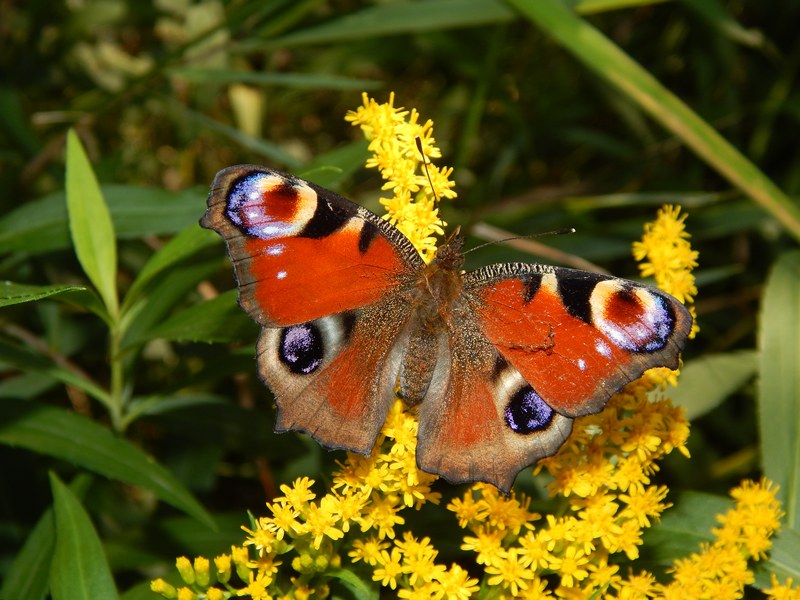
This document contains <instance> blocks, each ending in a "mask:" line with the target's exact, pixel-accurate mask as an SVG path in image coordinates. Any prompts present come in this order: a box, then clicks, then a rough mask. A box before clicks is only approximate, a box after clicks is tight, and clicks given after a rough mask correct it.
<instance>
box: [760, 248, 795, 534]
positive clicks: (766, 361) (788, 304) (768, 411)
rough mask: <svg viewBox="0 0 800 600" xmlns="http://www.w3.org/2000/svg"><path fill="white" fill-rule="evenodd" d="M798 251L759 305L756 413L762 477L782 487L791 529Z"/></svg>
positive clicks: (781, 265) (779, 267) (778, 269)
mask: <svg viewBox="0 0 800 600" xmlns="http://www.w3.org/2000/svg"><path fill="white" fill-rule="evenodd" d="M798 307H800V251H794V252H791V253H788V254H784V255H783V256H782V257H781V258H779V259H778V261H777V263H776V264H775V266H774V267H773V269H772V272H771V273H770V275H769V277H768V279H767V284H766V288H765V290H764V300H763V303H762V306H761V319H760V323H761V327H760V331H759V335H758V341H759V352H760V354H759V385H758V414H759V430H760V434H761V460H762V468H763V470H764V475H766V476H767V477H768V478H769V479H771V480H772V481H774V482H775V483H777V484H778V485H779V486H780V491H779V492H778V498H779V499H780V500H781V502H782V503H783V509H784V511H786V523H787V524H788V526H789V527H792V528H797V527H798V518H800V310H798Z"/></svg>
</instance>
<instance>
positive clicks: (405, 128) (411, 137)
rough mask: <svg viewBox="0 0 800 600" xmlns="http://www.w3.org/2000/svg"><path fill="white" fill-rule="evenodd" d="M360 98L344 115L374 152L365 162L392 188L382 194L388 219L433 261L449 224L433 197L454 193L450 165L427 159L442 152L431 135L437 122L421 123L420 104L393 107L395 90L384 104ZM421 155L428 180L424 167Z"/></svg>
mask: <svg viewBox="0 0 800 600" xmlns="http://www.w3.org/2000/svg"><path fill="white" fill-rule="evenodd" d="M362 100H363V105H362V106H360V107H359V108H358V109H356V110H355V111H350V112H348V113H347V116H346V117H345V119H346V120H347V121H350V123H352V124H353V125H355V126H359V127H361V130H362V131H363V133H364V136H365V137H366V138H367V140H369V150H370V151H371V152H373V153H374V156H373V157H372V158H370V159H369V160H368V161H367V167H368V168H377V169H378V170H379V171H380V172H381V176H382V177H383V178H384V179H385V180H386V183H385V184H384V185H383V189H384V190H391V191H392V194H393V196H392V197H391V198H381V203H382V204H383V205H384V208H386V211H387V214H386V217H385V218H386V219H387V220H388V221H389V222H390V223H392V224H393V225H395V226H396V227H397V228H398V229H399V230H400V231H401V232H402V233H403V235H405V236H406V237H407V238H408V239H409V240H411V243H412V244H414V246H415V247H416V248H417V250H418V251H419V253H420V254H421V255H422V257H423V259H424V260H426V261H430V260H431V259H432V258H433V256H434V255H435V254H436V236H437V235H441V234H442V233H443V231H444V230H443V227H444V225H445V223H444V221H442V220H441V219H440V218H439V213H438V209H437V208H436V207H435V202H436V200H437V199H439V198H455V196H456V193H455V191H454V190H453V187H454V184H453V182H452V181H450V175H451V174H452V169H448V168H438V167H436V166H435V165H433V164H431V163H430V162H429V160H428V159H430V158H438V157H440V156H441V152H440V151H439V149H438V148H437V147H436V145H435V143H434V139H433V122H432V121H430V120H428V121H426V122H425V123H422V124H420V123H419V113H418V112H417V111H416V109H412V110H411V111H407V110H405V109H403V108H395V106H394V93H391V94H390V95H389V102H388V103H385V104H378V103H377V102H376V101H375V100H373V99H372V98H370V97H369V96H368V95H367V94H366V93H364V94H363V96H362ZM417 138H418V139H419V140H420V147H421V149H422V156H420V153H419V149H418V148H417V146H416V143H415V140H416V139H417ZM423 160H424V161H425V163H426V164H427V171H428V176H430V182H429V181H428V176H426V175H425V173H424V172H423V171H422V170H421V169H420V166H421V165H422V163H423ZM431 183H432V186H431Z"/></svg>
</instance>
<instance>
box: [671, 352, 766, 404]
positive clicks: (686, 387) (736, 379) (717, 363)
mask: <svg viewBox="0 0 800 600" xmlns="http://www.w3.org/2000/svg"><path fill="white" fill-rule="evenodd" d="M757 368H758V355H757V354H756V351H755V350H741V351H739V352H726V353H722V354H706V355H705V356H701V357H700V358H697V359H695V360H691V361H688V362H686V364H684V365H683V366H682V367H681V377H680V381H679V383H678V387H677V388H675V389H671V390H669V391H668V393H667V395H668V396H669V397H670V398H671V399H672V402H673V404H676V405H678V406H682V407H684V408H685V409H686V416H687V417H688V418H689V419H690V420H691V419H696V418H697V417H699V416H701V415H704V414H705V413H707V412H709V411H710V410H712V409H713V408H715V407H716V406H718V405H719V404H721V403H722V402H723V401H724V400H725V399H726V398H727V397H728V396H730V395H731V394H732V393H733V392H735V391H737V390H738V389H740V388H741V387H742V386H743V385H744V384H745V383H747V382H748V381H750V380H751V379H752V378H753V377H755V375H756V370H757Z"/></svg>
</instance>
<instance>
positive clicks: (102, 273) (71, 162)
mask: <svg viewBox="0 0 800 600" xmlns="http://www.w3.org/2000/svg"><path fill="white" fill-rule="evenodd" d="M66 189H67V210H68V211H69V229H70V234H71V235H72V244H73V246H74V247H75V254H77V256H78V261H79V262H80V263H81V267H83V271H84V272H85V273H86V276H87V277H88V278H89V280H90V281H91V282H92V283H93V284H94V286H95V287H96V288H97V291H98V292H99V294H100V297H101V298H103V302H104V303H105V305H106V308H108V312H109V314H110V315H112V316H114V315H116V314H117V313H118V310H119V304H118V302H119V300H118V298H117V242H116V238H115V237H114V224H113V223H112V222H111V214H110V213H109V212H108V207H107V206H106V202H105V200H104V199H103V194H102V192H101V191H100V186H99V185H98V183H97V178H96V177H95V175H94V171H93V170H92V165H91V163H90V162H89V158H88V157H87V156H86V153H85V152H84V150H83V146H82V145H81V142H80V140H79V139H78V136H77V134H76V133H75V132H74V131H72V130H70V132H69V133H68V134H67V186H66Z"/></svg>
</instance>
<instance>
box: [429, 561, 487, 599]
mask: <svg viewBox="0 0 800 600" xmlns="http://www.w3.org/2000/svg"><path fill="white" fill-rule="evenodd" d="M434 578H435V580H436V584H437V585H435V586H434V587H433V589H434V591H435V592H438V594H439V596H438V597H442V596H443V597H444V598H447V599H448V600H466V599H467V598H469V597H470V596H472V594H474V593H475V592H477V591H478V590H479V589H480V588H479V586H478V580H477V579H474V578H472V577H470V576H469V573H467V572H466V571H465V570H464V569H462V568H461V567H460V566H458V565H457V564H452V565H450V568H449V569H446V570H443V571H441V572H439V573H437V574H436V575H434Z"/></svg>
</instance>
